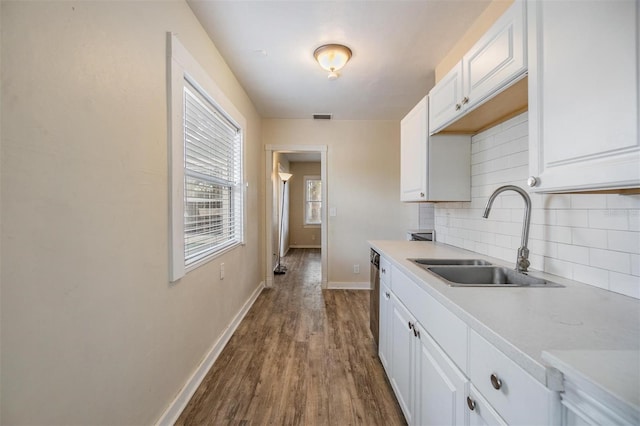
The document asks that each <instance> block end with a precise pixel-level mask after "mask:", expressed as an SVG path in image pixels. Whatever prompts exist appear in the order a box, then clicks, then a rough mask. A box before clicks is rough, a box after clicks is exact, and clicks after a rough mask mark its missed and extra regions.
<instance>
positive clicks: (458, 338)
mask: <svg viewBox="0 0 640 426" xmlns="http://www.w3.org/2000/svg"><path fill="white" fill-rule="evenodd" d="M391 290H392V291H393V293H394V294H395V295H396V297H397V298H398V299H399V300H400V301H401V302H402V303H403V304H404V305H405V306H406V307H407V308H408V309H409V311H411V313H412V314H413V316H414V317H415V318H416V320H417V321H418V322H419V323H420V325H422V327H423V328H424V329H425V330H426V331H427V332H428V333H429V334H430V335H431V336H432V337H433V339H434V340H435V341H436V342H437V343H438V345H440V347H441V348H442V349H444V351H445V352H446V353H447V354H448V355H449V357H450V358H451V359H452V360H453V361H454V362H455V363H456V365H457V366H458V368H460V369H461V370H462V371H463V372H466V371H467V325H466V324H465V323H464V322H463V321H462V320H461V319H460V318H458V317H457V316H455V315H454V314H453V313H451V311H449V310H448V309H447V308H445V307H444V306H442V305H441V304H440V303H439V302H438V301H436V300H435V299H434V298H433V297H432V296H430V295H429V294H428V293H427V292H426V291H425V290H423V289H422V288H420V286H419V285H418V284H416V283H415V282H413V280H411V278H409V277H408V276H407V275H405V274H404V273H403V272H402V271H400V270H399V269H398V268H396V267H393V281H392V285H391Z"/></svg>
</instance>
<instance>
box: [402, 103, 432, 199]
mask: <svg viewBox="0 0 640 426" xmlns="http://www.w3.org/2000/svg"><path fill="white" fill-rule="evenodd" d="M427 109H428V105H427V98H426V97H424V98H423V99H422V100H421V101H420V102H418V104H417V105H416V106H415V107H414V108H413V109H412V110H411V111H410V112H409V113H408V114H407V115H406V116H405V117H404V118H403V119H402V121H401V122H400V162H401V164H402V167H401V169H400V199H401V200H402V201H425V200H426V195H427V141H428V138H427Z"/></svg>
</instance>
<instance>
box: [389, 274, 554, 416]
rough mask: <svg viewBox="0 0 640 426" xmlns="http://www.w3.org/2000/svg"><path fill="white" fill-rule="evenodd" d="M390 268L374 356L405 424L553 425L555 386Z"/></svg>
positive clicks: (405, 276) (408, 279)
mask: <svg viewBox="0 0 640 426" xmlns="http://www.w3.org/2000/svg"><path fill="white" fill-rule="evenodd" d="M392 269H393V274H392V278H391V280H390V283H389V284H390V286H389V287H387V286H386V285H384V284H383V285H382V286H381V296H380V349H379V354H380V359H381V361H382V364H383V365H384V366H385V369H386V372H387V375H388V377H389V381H390V382H391V386H392V388H393V391H394V393H395V395H396V398H397V399H398V403H399V404H400V407H401V408H402V411H403V413H404V415H405V419H406V420H407V423H408V424H409V425H421V426H422V425H505V424H513V425H533V424H535V425H543V424H544V425H555V424H560V409H559V407H560V400H559V396H558V393H557V392H554V391H551V390H549V389H547V388H546V387H545V386H544V385H542V384H541V383H540V382H538V381H537V380H536V379H534V378H533V377H532V376H530V375H529V374H528V373H527V372H525V371H524V370H523V369H522V368H521V367H519V366H518V365H517V364H516V363H515V362H514V361H512V360H511V359H510V358H509V357H507V356H506V355H505V354H503V353H502V352H500V351H499V350H498V349H497V348H496V347H494V346H493V345H492V344H490V343H489V342H487V341H486V340H485V339H484V338H482V337H481V336H480V335H479V334H477V333H476V332H475V331H473V330H471V329H469V328H468V327H467V326H466V324H465V323H464V322H462V320H461V319H460V318H458V317H457V316H455V315H454V314H453V313H452V312H451V311H449V310H448V309H447V308H446V307H445V306H443V305H442V304H440V303H439V302H438V301H437V300H436V299H435V298H433V297H432V296H431V295H430V294H428V293H427V292H426V291H425V290H424V289H423V288H421V287H420V285H418V284H416V283H415V282H414V281H413V280H411V279H410V278H409V276H408V275H406V274H405V273H404V272H402V271H401V270H399V269H398V268H396V267H395V266H394V267H393V268H392ZM425 311H429V314H428V315H426V314H425Z"/></svg>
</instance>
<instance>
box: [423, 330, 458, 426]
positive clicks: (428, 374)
mask: <svg viewBox="0 0 640 426" xmlns="http://www.w3.org/2000/svg"><path fill="white" fill-rule="evenodd" d="M418 332H419V334H418V336H419V342H420V344H419V346H418V353H417V359H416V363H417V365H418V367H417V370H418V374H419V375H418V380H417V383H416V400H417V403H416V413H415V415H416V424H420V425H442V426H444V425H463V424H466V423H467V422H466V420H465V419H466V416H467V411H466V395H467V387H468V382H469V381H468V379H467V378H466V377H465V376H464V374H462V373H461V372H460V370H458V368H457V367H456V366H455V364H454V363H453V362H452V361H451V360H450V359H449V358H448V357H447V355H446V354H445V353H444V352H443V351H442V349H440V347H439V346H438V344H437V343H436V342H435V341H434V340H433V339H432V338H431V336H429V334H428V333H427V332H426V330H424V329H423V328H422V327H420V326H418Z"/></svg>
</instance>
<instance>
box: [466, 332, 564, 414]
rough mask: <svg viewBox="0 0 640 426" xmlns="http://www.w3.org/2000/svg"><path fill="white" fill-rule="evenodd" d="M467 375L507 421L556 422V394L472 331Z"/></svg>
mask: <svg viewBox="0 0 640 426" xmlns="http://www.w3.org/2000/svg"><path fill="white" fill-rule="evenodd" d="M469 378H470V379H471V381H472V383H473V384H474V386H475V387H476V388H477V389H478V390H479V391H480V392H481V393H482V395H483V396H484V397H485V398H486V399H487V401H488V402H489V403H490V404H491V406H492V407H494V408H495V409H496V411H497V412H499V413H500V416H501V417H502V418H504V419H505V420H506V421H507V422H508V423H509V424H513V425H527V424H557V423H558V419H557V418H555V417H554V416H555V415H556V414H557V412H558V410H557V404H558V403H559V401H558V397H557V394H556V393H555V392H552V391H550V390H549V389H547V388H546V387H545V386H543V385H542V384H541V383H540V382H538V381H536V380H535V379H534V378H533V377H531V376H530V375H529V374H528V373H526V372H525V371H524V370H523V369H522V368H520V367H519V366H518V365H517V364H516V363H515V362H513V361H512V360H510V359H509V358H508V357H507V356H506V355H504V354H503V353H502V352H500V351H499V350H498V349H496V348H495V347H494V346H493V345H491V344H490V343H489V342H487V341H486V340H485V339H484V338H482V337H480V335H478V334H477V333H476V332H475V331H471V332H470V333H469ZM534 402H535V403H534Z"/></svg>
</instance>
